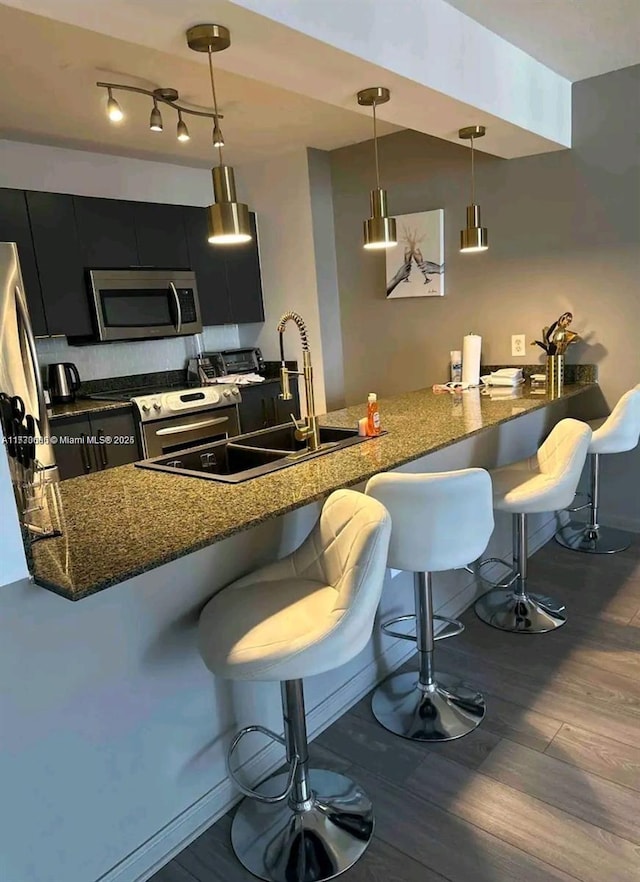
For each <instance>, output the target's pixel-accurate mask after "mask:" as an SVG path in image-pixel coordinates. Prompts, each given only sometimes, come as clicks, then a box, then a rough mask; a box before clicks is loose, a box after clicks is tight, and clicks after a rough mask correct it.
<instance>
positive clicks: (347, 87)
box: [0, 0, 640, 167]
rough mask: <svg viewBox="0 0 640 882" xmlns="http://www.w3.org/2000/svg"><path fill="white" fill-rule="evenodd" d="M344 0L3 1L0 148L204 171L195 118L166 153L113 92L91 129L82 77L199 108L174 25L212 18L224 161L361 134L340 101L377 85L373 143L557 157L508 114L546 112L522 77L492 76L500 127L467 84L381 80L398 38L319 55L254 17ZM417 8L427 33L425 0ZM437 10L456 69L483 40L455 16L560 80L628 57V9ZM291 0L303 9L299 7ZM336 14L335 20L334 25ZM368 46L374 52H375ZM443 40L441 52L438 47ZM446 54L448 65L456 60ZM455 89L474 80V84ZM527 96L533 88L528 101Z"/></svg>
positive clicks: (635, 57) (327, 145)
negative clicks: (385, 93)
mask: <svg viewBox="0 0 640 882" xmlns="http://www.w3.org/2000/svg"><path fill="white" fill-rule="evenodd" d="M345 2H347V3H352V2H353V3H355V2H356V0H259V3H258V4H253V5H257V6H258V8H259V13H258V14H255V13H252V12H249V11H248V10H247V9H244V8H243V3H242V2H233V0H231V2H230V0H183V2H182V3H176V2H175V0H90V2H89V0H5V4H8V5H0V33H1V34H2V40H1V41H0V78H1V81H2V83H3V89H2V90H0V138H1V137H4V138H9V139H13V140H24V141H34V142H40V143H45V144H58V145H63V146H70V147H77V148H83V149H88V150H95V151H99V152H103V153H114V154H119V155H125V156H136V157H140V158H148V159H156V160H162V161H168V162H172V163H177V164H184V165H189V166H203V167H210V166H211V164H212V159H213V150H212V147H211V141H210V126H209V123H208V122H207V121H206V120H198V119H196V118H193V117H188V118H187V122H188V125H189V127H190V130H191V135H192V137H191V140H190V141H189V142H187V143H186V144H181V143H179V142H178V141H177V140H176V138H175V116H174V114H173V112H172V111H171V110H170V109H169V108H165V109H163V116H164V122H165V131H164V132H163V133H162V134H155V133H151V132H150V131H149V129H148V119H149V111H150V102H149V100H148V99H147V98H145V97H143V96H137V95H127V94H119V95H117V97H118V100H120V101H121V104H122V106H123V109H124V110H125V113H126V115H127V118H126V120H125V122H124V123H122V124H121V125H119V126H115V125H113V124H111V123H109V122H108V120H107V119H106V116H105V113H104V93H103V92H101V91H100V90H98V89H97V88H96V87H95V81H96V80H113V81H116V82H117V81H120V82H123V83H127V84H137V85H140V86H143V87H144V88H149V89H152V88H155V87H157V86H172V87H174V88H177V89H178V90H179V91H180V93H181V98H182V99H183V100H185V101H186V102H187V103H192V104H194V105H196V106H200V107H206V108H210V94H209V85H208V75H207V69H206V59H205V58H203V57H202V56H201V55H198V54H195V53H193V52H190V50H189V49H188V48H187V47H186V45H185V41H184V30H185V28H186V27H187V26H189V25H190V24H192V23H194V22H196V21H198V20H203V19H205V20H206V19H207V18H208V19H209V20H212V19H213V20H218V21H223V22H225V23H226V24H228V25H229V26H230V27H231V30H232V33H233V34H234V37H235V39H234V42H233V44H232V47H231V49H230V50H229V51H228V52H225V53H222V54H221V56H219V58H220V61H219V63H218V65H217V70H218V72H217V84H218V95H219V97H220V104H221V110H222V112H223V113H224V114H225V119H224V122H223V131H224V133H225V137H226V139H227V144H228V147H227V149H226V151H225V152H226V159H227V161H228V162H230V163H233V164H241V163H245V162H251V161H254V160H258V159H261V158H264V157H266V156H271V155H274V154H278V153H282V152H285V151H288V150H293V149H296V148H301V147H317V148H319V149H323V150H331V149H335V148H337V147H341V146H345V145H347V144H351V143H355V142H358V141H362V140H366V139H369V138H370V137H371V116H370V111H368V110H367V109H365V108H358V107H357V106H356V102H355V93H356V91H357V89H359V88H363V87H364V86H369V85H374V84H378V83H381V84H386V85H388V86H389V87H390V88H391V91H392V101H391V102H390V103H389V104H387V105H384V107H382V108H380V112H379V120H380V125H379V131H380V134H387V133H390V132H393V131H398V130H400V129H401V128H405V127H410V128H414V129H416V130H418V131H424V132H428V133H430V134H433V135H436V136H437V137H440V138H446V139H448V140H451V141H453V142H454V143H460V142H459V141H458V138H457V131H458V128H460V127H461V126H464V125H468V124H469V123H470V122H473V123H476V124H479V123H482V124H485V125H486V126H487V137H486V138H485V139H483V141H482V142H480V145H479V149H481V150H487V151H488V152H490V153H494V154H495V155H498V156H505V157H509V156H517V155H529V154H531V153H537V152H544V151H546V150H555V149H560V148H562V147H563V146H565V145H567V144H568V143H570V140H569V139H559V138H556V139H555V140H553V139H552V138H550V137H548V136H547V135H546V134H545V133H544V132H542V130H541V129H536V128H535V126H534V127H533V128H531V127H530V126H527V124H526V122H527V120H526V114H525V116H524V117H523V116H522V114H521V113H520V111H521V110H522V107H523V105H524V104H526V102H527V100H529V101H530V103H531V104H532V105H533V104H535V101H538V103H539V104H540V101H539V100H538V99H539V97H540V96H544V98H545V100H544V101H543V102H542V105H543V106H544V107H545V108H547V107H548V108H549V112H550V114H551V116H552V117H553V114H554V113H556V116H558V117H560V115H561V114H560V110H559V109H557V108H555V105H554V104H553V101H549V97H550V95H551V92H549V91H546V92H545V91H544V88H541V89H540V90H536V89H533V90H532V89H531V88H528V91H527V83H528V80H526V77H523V75H522V68H520V69H519V71H520V74H519V77H517V76H515V74H514V83H513V84H512V86H508V87H507V83H508V79H507V80H505V82H504V85H505V87H506V88H505V89H503V88H502V82H503V79H504V78H503V77H502V76H500V77H499V78H498V80H497V87H496V89H495V90H494V91H495V92H496V93H498V94H499V95H500V96H501V99H504V101H503V102H502V103H503V104H505V103H506V105H509V103H510V105H509V106H511V107H512V109H513V111H514V112H513V114H512V116H511V117H510V116H509V113H506V114H502V115H501V114H499V113H498V114H497V115H496V113H497V112H496V113H493V112H492V108H491V107H490V105H489V104H487V103H486V102H484V103H483V100H482V96H481V95H480V93H479V92H477V90H476V92H475V93H474V91H473V82H470V83H469V84H468V85H469V94H470V95H472V98H470V99H468V100H466V99H465V96H464V95H462V94H458V95H452V94H451V93H447V91H446V88H445V87H444V85H443V83H441V82H438V83H437V84H436V85H435V86H434V87H432V88H425V85H424V83H423V82H421V81H420V77H419V76H418V77H416V78H412V77H411V76H409V75H402V74H401V73H400V74H399V73H398V72H394V70H393V69H392V66H391V65H389V64H387V65H386V66H385V62H387V61H388V58H386V56H385V51H383V49H385V50H389V49H391V48H393V49H394V50H398V51H400V52H401V53H402V51H403V50H405V49H406V44H407V42H408V38H409V34H407V35H406V38H405V39H404V40H402V38H395V39H394V40H392V41H390V43H389V44H388V46H386V47H381V48H380V52H379V53H378V51H377V48H376V51H375V53H374V55H373V56H371V58H369V59H368V60H367V58H366V56H364V57H361V56H360V55H359V54H358V53H357V52H349V50H348V49H347V50H343V51H338V50H334V48H333V46H331V45H329V43H327V42H326V41H325V42H323V41H322V39H321V38H320V39H315V40H314V39H312V38H310V37H309V36H307V35H305V34H304V33H300V32H299V29H298V31H296V29H295V28H294V29H291V28H287V27H281V26H279V25H278V24H277V22H275V21H272V20H270V19H268V18H265V17H262V16H261V15H260V13H261V12H263V11H264V15H265V16H266V15H267V11H268V10H272V11H273V10H274V9H275V8H276V7H277V8H280V7H281V6H282V7H283V8H284V7H286V6H287V3H289V4H291V3H293V4H295V6H296V8H297V10H298V11H300V12H304V13H305V15H307V14H311V13H312V12H313V11H314V10H315V14H316V15H320V17H321V19H322V20H323V21H324V22H326V21H327V18H326V17H327V15H329V16H330V15H331V14H336V10H338V11H339V9H340V8H342V9H343V12H344V11H346V7H344V6H342V4H344V3H345ZM358 2H360V3H361V4H362V3H365V4H368V6H367V8H373V7H375V4H376V3H377V2H380V4H381V6H380V7H379V11H380V12H382V11H383V10H387V11H389V10H390V14H392V15H395V8H394V7H389V6H388V4H389V2H391V3H394V2H395V0H358ZM404 2H405V4H406V3H407V2H408V0H404ZM414 2H417V0H414ZM419 2H420V3H421V4H422V5H421V6H420V8H421V9H423V11H425V14H426V15H427V23H428V21H430V20H432V18H431V16H432V14H434V13H435V12H436V9H435V6H436V5H437V3H438V0H419ZM447 2H448V4H449V5H448V6H447V5H446V3H444V2H441V3H440V5H441V6H442V7H443V9H444V10H447V11H448V14H449V16H450V17H451V16H454V17H457V21H456V22H455V26H456V27H458V28H460V29H461V32H462V36H461V42H460V41H459V45H458V51H462V50H464V54H463V57H462V59H461V61H460V63H461V64H462V62H463V61H464V60H465V59H467V61H468V57H469V51H468V50H465V45H467V46H469V47H475V49H476V54H477V52H478V51H480V50H479V49H478V47H479V46H481V45H483V40H482V37H483V35H486V34H487V33H488V32H487V31H485V30H483V27H479V26H478V24H476V22H475V21H471V18H473V19H475V20H476V21H478V22H479V23H480V24H481V25H483V26H486V27H487V28H489V29H490V30H491V31H493V32H495V33H497V34H499V35H501V37H503V40H502V41H501V42H502V43H503V45H504V46H507V47H508V48H509V49H511V50H512V52H516V53H517V50H513V49H512V47H511V46H509V43H504V40H509V41H510V42H512V43H513V44H515V45H516V46H518V47H520V48H522V49H523V50H526V51H527V52H529V53H530V54H531V55H533V56H535V57H536V58H537V59H539V60H540V61H541V62H543V63H544V64H546V65H548V66H549V67H550V68H553V69H554V70H556V71H558V72H560V73H561V74H562V75H563V76H567V77H570V78H572V79H575V78H580V77H583V76H589V75H594V74H597V73H601V72H603V71H604V70H609V69H615V68H618V67H621V66H625V65H628V64H632V63H634V62H638V61H640V49H639V47H638V43H639V42H640V22H639V21H638V19H639V18H640V0H447ZM305 3H306V4H309V5H308V7H306V9H305V8H304V4H305ZM263 4H264V5H263ZM244 5H245V6H246V5H251V4H246V3H245V4H244ZM449 7H456V9H457V10H460V12H462V13H463V14H461V15H460V14H459V13H458V12H456V11H455V10H454V9H452V8H449ZM349 11H353V10H352V9H350V10H349ZM33 13H38V14H33ZM465 14H466V15H469V16H470V17H471V18H465ZM63 19H64V21H63ZM342 19H343V24H344V22H345V21H346V20H347V17H346V16H345V15H343V16H342ZM460 20H461V21H460ZM374 23H375V22H374ZM378 23H379V22H378ZM372 24H373V23H372ZM349 28H351V32H352V33H353V32H354V30H355V31H357V32H358V33H359V34H364V33H365V31H366V29H365V31H362V30H359V24H358V26H356V25H355V24H352V23H351V22H350V23H349ZM474 32H475V33H474ZM365 35H366V34H365ZM465 40H466V41H467V42H466V44H465ZM493 41H494V43H495V41H498V38H497V37H495V38H493ZM490 42H491V41H489V43H490ZM396 44H397V45H396ZM378 45H379V44H378V42H375V47H378ZM447 46H448V47H449V48H448V49H447V52H448V55H451V52H452V48H451V44H450V43H447ZM419 47H420V51H419V56H420V57H419V60H421V59H422V58H423V56H424V54H425V53H424V46H423V44H422V43H420V44H419ZM378 54H379V55H380V58H378V57H377V56H378ZM388 54H389V53H388V51H387V55H388ZM405 54H406V51H405ZM489 54H491V53H489ZM520 56H522V53H520ZM447 57H448V56H447ZM483 57H484V56H483ZM505 57H507V56H505ZM522 57H524V59H525V60H526V58H527V56H522ZM452 58H453V66H454V68H456V65H457V64H458V60H457V56H456V57H453V56H452ZM429 59H431V65H429ZM498 60H499V59H498V58H497V56H494V57H493V58H491V59H490V61H491V63H492V64H493V65H494V66H496V65H498ZM520 61H521V59H520ZM531 64H532V65H536V62H533V61H531ZM463 66H464V65H463ZM537 66H538V68H540V70H541V71H542V72H543V76H542V80H540V81H538V82H542V83H543V85H544V84H545V83H546V80H545V79H544V77H545V72H546V74H548V77H549V78H553V77H555V78H556V80H557V81H558V82H560V83H562V84H564V85H566V86H568V84H567V82H566V80H563V79H562V78H561V77H557V76H556V74H553V73H551V72H550V71H546V68H544V67H542V66H541V65H537ZM424 67H425V70H432V71H433V70H434V69H435V70H436V71H437V70H439V67H438V65H437V64H435V67H434V63H433V55H432V54H431V55H429V57H428V58H425V59H424ZM489 67H491V65H489ZM473 70H475V68H473ZM247 74H250V76H247ZM471 79H472V81H477V80H478V77H475V76H472V77H471ZM520 81H522V82H520ZM523 83H524V86H523ZM522 88H524V92H523V91H522ZM519 90H520V91H519ZM490 92H491V90H490ZM529 92H533V93H535V94H534V95H533V97H532V96H531V95H529ZM491 94H493V93H491ZM485 97H486V96H485ZM569 98H570V96H569ZM534 99H535V100H534ZM352 108H353V109H352ZM563 108H564V106H563ZM556 111H557V112H556ZM565 111H570V100H568V101H567V102H566V108H564V109H563V110H562V114H563V115H564V116H565V117H566V116H567V112H565ZM541 132H542V133H541Z"/></svg>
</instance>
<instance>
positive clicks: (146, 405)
mask: <svg viewBox="0 0 640 882" xmlns="http://www.w3.org/2000/svg"><path fill="white" fill-rule="evenodd" d="M150 410H151V408H150V407H149V405H148V404H143V405H142V413H149V411H150Z"/></svg>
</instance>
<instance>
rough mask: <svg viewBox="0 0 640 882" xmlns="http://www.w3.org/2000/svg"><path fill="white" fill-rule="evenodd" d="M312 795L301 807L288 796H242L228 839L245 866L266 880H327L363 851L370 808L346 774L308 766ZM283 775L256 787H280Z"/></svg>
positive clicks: (263, 790) (269, 791) (265, 790)
mask: <svg viewBox="0 0 640 882" xmlns="http://www.w3.org/2000/svg"><path fill="white" fill-rule="evenodd" d="M309 776H310V782H311V790H312V792H313V798H312V800H310V803H311V804H310V806H309V807H307V808H306V809H305V810H296V809H295V808H293V807H292V806H291V805H290V804H289V802H284V803H276V804H271V805H270V804H267V803H263V802H258V801H256V800H252V799H244V800H243V801H242V802H241V803H240V806H239V807H238V810H237V812H236V814H235V817H234V819H233V823H232V826H231V844H232V846H233V850H234V852H235V853H236V856H237V858H238V860H239V861H240V863H241V864H243V866H245V867H246V868H247V870H249V872H250V873H253V875H254V876H258V878H260V879H266V880H268V882H292V880H295V882H325V880H327V879H333V878H335V877H336V876H339V875H340V873H344V871H345V870H348V869H349V867H351V866H352V865H353V864H355V862H356V861H357V860H358V859H359V858H360V857H362V855H363V854H364V852H365V851H366V849H367V847H368V845H369V842H370V840H371V837H372V836H373V826H374V818H373V808H372V806H371V802H370V800H369V797H368V796H367V795H366V793H365V792H364V791H363V790H362V789H361V788H360V787H359V786H358V785H357V784H356V783H355V781H352V780H351V779H350V778H346V777H345V776H344V775H339V774H338V773H337V772H330V771H327V770H325V769H310V770H309ZM287 777H288V776H287V775H286V774H278V775H275V776H274V777H272V778H268V779H267V780H266V781H264V782H263V783H262V784H260V785H259V786H258V787H257V788H256V790H257V792H258V793H259V794H262V795H264V796H271V795H275V794H277V793H281V792H282V791H283V790H284V789H285V787H286V784H287Z"/></svg>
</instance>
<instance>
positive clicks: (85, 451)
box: [80, 432, 91, 472]
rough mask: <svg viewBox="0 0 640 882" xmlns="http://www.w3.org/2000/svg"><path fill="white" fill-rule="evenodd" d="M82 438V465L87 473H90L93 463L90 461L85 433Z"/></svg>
mask: <svg viewBox="0 0 640 882" xmlns="http://www.w3.org/2000/svg"><path fill="white" fill-rule="evenodd" d="M80 437H81V438H82V444H81V445H80V456H81V457H82V465H83V466H84V470H85V472H90V471H91V461H90V459H89V449H88V448H87V436H86V435H85V434H84V432H83V433H82V435H80Z"/></svg>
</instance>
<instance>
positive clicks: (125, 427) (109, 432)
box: [51, 409, 141, 481]
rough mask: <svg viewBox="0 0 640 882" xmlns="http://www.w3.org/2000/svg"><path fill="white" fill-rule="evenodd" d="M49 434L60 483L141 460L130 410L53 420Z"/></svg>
mask: <svg viewBox="0 0 640 882" xmlns="http://www.w3.org/2000/svg"><path fill="white" fill-rule="evenodd" d="M51 433H52V435H55V436H56V437H57V438H58V441H57V443H56V445H55V455H56V462H57V464H58V469H59V471H60V478H61V479H62V480H63V481H65V480H66V479H67V478H77V477H79V476H80V475H88V474H91V473H93V472H100V471H104V470H105V469H110V468H114V467H115V466H120V465H127V464H128V463H131V462H136V461H137V460H139V459H140V458H141V453H140V446H139V444H138V440H137V434H136V426H135V421H134V418H133V411H132V410H131V409H128V410H126V411H104V412H98V413H94V414H91V416H80V417H65V418H63V419H54V420H52V421H51ZM101 439H104V440H101ZM107 439H109V440H107Z"/></svg>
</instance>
